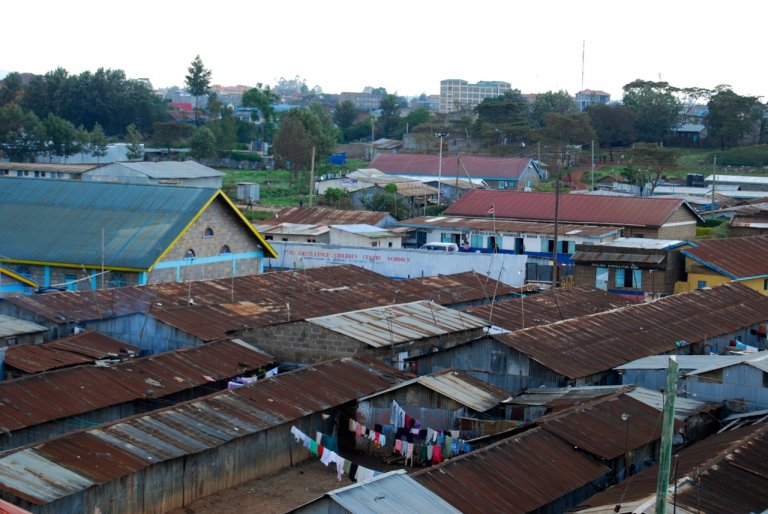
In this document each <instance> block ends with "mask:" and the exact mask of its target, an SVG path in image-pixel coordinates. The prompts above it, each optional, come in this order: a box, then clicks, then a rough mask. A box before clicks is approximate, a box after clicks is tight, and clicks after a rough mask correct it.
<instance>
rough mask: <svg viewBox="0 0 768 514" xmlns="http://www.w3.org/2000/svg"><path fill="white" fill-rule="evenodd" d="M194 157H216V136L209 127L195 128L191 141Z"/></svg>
mask: <svg viewBox="0 0 768 514" xmlns="http://www.w3.org/2000/svg"><path fill="white" fill-rule="evenodd" d="M189 146H190V149H191V154H192V157H194V158H195V159H209V158H213V157H216V155H217V150H216V136H215V135H213V132H212V131H211V129H209V128H208V127H200V128H198V129H197V130H195V133H194V135H192V138H191V139H190V141H189Z"/></svg>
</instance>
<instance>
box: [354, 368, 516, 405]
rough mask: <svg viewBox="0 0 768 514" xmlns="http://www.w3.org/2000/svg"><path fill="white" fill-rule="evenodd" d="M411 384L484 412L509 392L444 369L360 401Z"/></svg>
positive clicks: (506, 396) (505, 397) (499, 401)
mask: <svg viewBox="0 0 768 514" xmlns="http://www.w3.org/2000/svg"><path fill="white" fill-rule="evenodd" d="M413 384H419V385H422V386H424V387H426V388H428V389H431V390H432V391H435V392H437V393H440V394H442V395H443V396H445V397H447V398H450V399H452V400H454V401H456V402H458V403H460V404H462V405H465V406H467V407H470V408H471V409H474V410H475V411H477V412H485V411H487V410H489V409H492V408H494V407H497V406H498V405H499V404H500V403H502V402H504V401H505V400H507V399H508V398H509V393H507V392H506V391H504V390H502V389H500V388H498V387H496V386H493V385H491V384H489V383H487V382H483V381H482V380H480V379H478V378H475V377H473V376H471V375H467V374H466V373H463V372H461V371H454V370H452V369H446V370H443V371H438V372H434V373H430V374H429V375H423V376H420V377H416V378H414V379H412V380H408V381H406V382H401V383H399V384H397V385H394V386H392V387H390V388H389V389H385V390H383V391H378V392H376V393H373V394H371V395H368V396H365V397H363V398H360V401H363V400H368V399H370V398H375V397H377V396H380V395H382V394H387V393H390V392H392V391H396V390H398V389H402V388H404V387H408V386H411V385H413Z"/></svg>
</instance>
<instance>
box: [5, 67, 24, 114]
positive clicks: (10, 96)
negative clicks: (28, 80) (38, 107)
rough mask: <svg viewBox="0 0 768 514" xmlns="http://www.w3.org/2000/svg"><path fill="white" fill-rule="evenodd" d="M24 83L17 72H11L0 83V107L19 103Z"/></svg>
mask: <svg viewBox="0 0 768 514" xmlns="http://www.w3.org/2000/svg"><path fill="white" fill-rule="evenodd" d="M23 89H24V83H23V81H22V80H21V75H20V74H19V73H18V72H15V71H14V72H11V73H9V74H8V75H6V76H5V78H4V79H3V80H2V81H0V106H3V105H6V104H9V103H15V102H18V101H19V97H20V96H21V94H22V92H23Z"/></svg>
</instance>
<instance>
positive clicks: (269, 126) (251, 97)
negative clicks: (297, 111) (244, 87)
mask: <svg viewBox="0 0 768 514" xmlns="http://www.w3.org/2000/svg"><path fill="white" fill-rule="evenodd" d="M279 100H280V96H279V95H278V94H277V93H276V92H275V91H273V90H272V89H270V87H269V86H264V85H262V84H261V83H258V84H256V87H254V88H252V89H249V90H248V91H246V92H245V93H244V94H243V100H242V104H243V106H244V107H255V108H256V109H258V112H256V111H253V112H251V119H252V120H254V121H257V120H260V123H261V139H262V142H271V141H272V138H273V137H274V135H275V108H274V104H276V103H277V102H278V101H279Z"/></svg>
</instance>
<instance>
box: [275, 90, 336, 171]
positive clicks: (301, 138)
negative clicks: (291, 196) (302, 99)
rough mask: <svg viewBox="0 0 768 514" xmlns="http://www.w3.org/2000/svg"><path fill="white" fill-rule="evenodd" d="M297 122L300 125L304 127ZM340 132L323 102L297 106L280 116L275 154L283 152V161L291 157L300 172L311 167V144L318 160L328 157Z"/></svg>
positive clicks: (281, 154)
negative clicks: (299, 127) (322, 104)
mask: <svg viewBox="0 0 768 514" xmlns="http://www.w3.org/2000/svg"><path fill="white" fill-rule="evenodd" d="M287 122H289V123H287ZM294 122H296V123H298V125H300V126H301V130H298V129H297V127H296V123H294ZM338 134H339V129H338V128H337V127H336V125H334V124H333V120H332V119H331V116H330V115H329V114H328V112H326V111H325V109H324V108H323V107H322V106H321V105H320V104H318V103H314V104H312V105H310V106H309V107H298V108H296V109H292V110H290V111H288V112H287V113H286V114H284V115H283V116H282V117H281V119H280V129H279V130H278V132H277V134H276V135H275V140H274V151H275V155H276V156H277V155H279V156H281V159H282V160H283V161H285V160H290V161H291V163H292V166H293V167H294V171H296V172H297V173H298V172H299V171H300V170H301V169H307V168H308V167H309V165H310V163H311V159H312V158H311V154H312V147H315V162H321V161H325V160H326V158H327V157H328V156H329V155H330V154H331V153H332V152H333V149H334V147H335V145H336V140H337V137H338Z"/></svg>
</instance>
